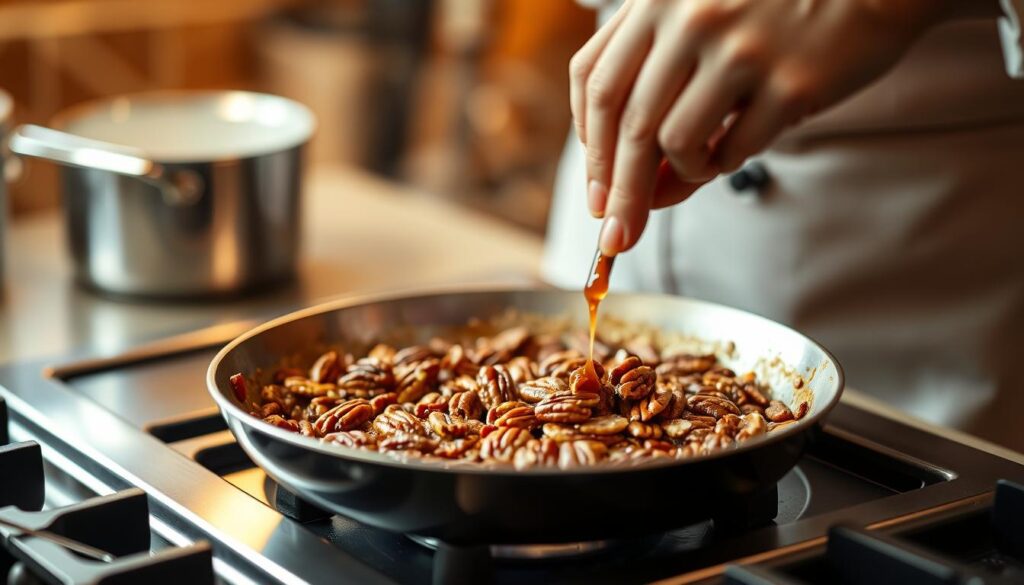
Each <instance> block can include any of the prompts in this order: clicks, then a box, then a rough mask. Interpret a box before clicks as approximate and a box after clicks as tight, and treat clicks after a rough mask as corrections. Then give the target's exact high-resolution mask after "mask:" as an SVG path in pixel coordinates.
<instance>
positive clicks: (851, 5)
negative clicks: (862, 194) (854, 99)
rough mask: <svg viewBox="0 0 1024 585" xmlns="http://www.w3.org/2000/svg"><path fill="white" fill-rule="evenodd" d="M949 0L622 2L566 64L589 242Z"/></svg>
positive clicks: (855, 71) (616, 237)
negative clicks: (597, 221)
mask: <svg viewBox="0 0 1024 585" xmlns="http://www.w3.org/2000/svg"><path fill="white" fill-rule="evenodd" d="M950 1H953V0H627V1H626V3H625V4H624V5H623V6H622V7H621V8H620V9H619V11H618V12H617V13H616V14H615V15H614V17H613V18H612V19H611V20H610V21H609V22H608V23H607V24H606V25H605V26H603V27H602V28H601V29H600V30H598V31H597V32H596V33H595V34H594V36H593V37H592V38H591V39H590V40H589V41H588V42H587V44H586V45H584V46H583V48H582V49H580V50H579V52H577V53H576V55H575V56H574V57H573V58H572V61H571V63H570V78H571V81H570V101H571V106H572V112H573V118H574V121H575V125H576V132H577V134H578V135H579V137H580V140H581V141H582V142H583V144H584V146H585V148H586V159H587V163H586V164H587V179H588V202H589V206H590V210H591V213H593V214H594V215H595V216H596V217H602V216H607V217H606V219H605V223H604V226H603V227H602V230H601V249H602V251H603V252H604V253H605V254H609V255H614V254H617V253H619V252H622V251H625V250H628V249H629V248H631V247H632V246H633V245H634V244H635V243H636V241H637V240H638V239H639V237H640V234H641V232H642V231H643V229H644V226H645V224H646V223H647V216H648V214H649V212H650V210H651V209H657V208H659V207H664V206H667V205H672V204H675V203H678V202H680V201H682V200H684V199H686V198H687V197H689V196H690V194H692V193H693V191H694V190H696V189H697V187H699V186H700V185H702V184H703V183H704V182H706V181H708V180H710V179H712V178H714V177H715V176H716V175H718V174H719V173H720V172H728V171H732V170H735V169H736V168H738V167H739V166H740V165H741V164H742V163H743V161H744V160H745V159H746V158H747V157H749V156H751V155H753V154H756V153H757V152H759V151H761V150H762V149H764V148H765V147H766V146H768V145H769V144H770V143H771V141H772V140H773V139H774V138H775V137H776V136H777V135H778V134H779V132H781V131H782V130H783V129H785V128H786V127H787V126H790V125H792V124H795V123H796V122H798V121H800V120H801V119H802V118H804V117H805V116H807V115H808V114H810V113H813V112H815V111H818V110H820V109H823V108H826V107H828V106H830V105H832V104H835V103H836V102H838V101H840V100H842V99H843V98H845V97H847V96H849V95H851V94H852V93H854V92H856V91H857V90H858V89H860V88H862V87H864V86H866V85H867V84H869V83H870V82H872V81H873V80H875V79H877V78H878V77H879V76H881V75H882V74H883V73H884V72H885V71H886V70H887V69H889V67H891V66H892V65H893V64H894V63H895V62H896V61H897V60H899V58H900V57H901V56H902V55H903V54H904V53H905V52H906V51H907V49H908V48H909V47H910V45H911V44H912V43H913V42H914V41H915V40H916V39H917V38H918V36H919V35H920V34H921V33H922V32H923V31H924V30H926V29H927V28H928V27H929V26H931V25H932V24H933V23H935V22H937V21H938V20H940V19H941V18H943V17H944V16H946V15H947V7H946V4H947V2H950ZM956 1H961V0H956ZM963 1H966V0H963ZM663 157H664V158H663Z"/></svg>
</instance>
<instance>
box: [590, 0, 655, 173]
mask: <svg viewBox="0 0 1024 585" xmlns="http://www.w3.org/2000/svg"><path fill="white" fill-rule="evenodd" d="M652 39H653V30H652V27H651V26H650V25H649V16H648V15H647V14H641V13H639V12H638V13H636V14H635V17H632V18H628V19H626V20H624V21H623V22H622V24H621V25H620V26H619V28H618V30H616V32H615V36H614V37H612V39H611V40H610V41H608V45H607V46H606V47H605V49H604V51H603V52H602V53H601V56H600V57H599V58H598V60H597V63H596V64H595V65H594V69H593V70H592V71H591V73H590V77H589V78H588V79H587V85H586V120H585V126H586V137H587V141H586V143H585V144H586V149H587V152H586V159H587V163H586V164H587V183H588V184H590V182H591V181H596V182H597V183H598V184H600V185H602V186H609V185H611V179H612V164H613V161H614V160H615V142H616V139H617V137H618V129H619V117H620V115H621V113H622V108H623V105H624V104H625V102H626V97H627V96H628V95H629V92H630V90H631V89H632V87H633V82H634V80H635V79H636V76H637V73H639V71H640V67H641V65H642V64H643V61H644V59H646V58H647V52H648V50H649V48H650V45H651V40H652Z"/></svg>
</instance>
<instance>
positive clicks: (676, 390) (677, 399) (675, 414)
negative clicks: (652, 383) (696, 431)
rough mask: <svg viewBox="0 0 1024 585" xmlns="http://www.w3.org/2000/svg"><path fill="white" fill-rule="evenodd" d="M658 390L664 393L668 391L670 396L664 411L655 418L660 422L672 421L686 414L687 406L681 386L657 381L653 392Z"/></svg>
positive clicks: (684, 391) (684, 392)
mask: <svg viewBox="0 0 1024 585" xmlns="http://www.w3.org/2000/svg"><path fill="white" fill-rule="evenodd" d="M659 389H660V390H661V391H662V392H664V391H666V390H667V391H668V392H669V393H670V394H671V396H670V397H669V401H668V404H666V405H665V409H664V410H662V411H661V413H659V414H658V416H657V418H659V419H661V420H673V419H677V418H680V417H682V416H683V413H684V412H686V407H687V406H688V405H689V403H688V401H687V399H686V390H685V389H684V388H683V386H682V385H681V384H677V383H675V382H664V383H663V382H662V381H661V380H659V381H658V386H657V388H655V392H658V391H659Z"/></svg>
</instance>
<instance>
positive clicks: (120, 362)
mask: <svg viewBox="0 0 1024 585" xmlns="http://www.w3.org/2000/svg"><path fill="white" fill-rule="evenodd" d="M247 326H248V324H239V325H238V326H220V327H217V328H212V329H210V330H204V331H199V332H196V333H194V334H188V335H185V336H181V337H177V338H171V339H168V340H163V341H159V342H156V343H154V344H151V345H148V346H140V347H138V348H136V349H135V350H133V351H131V352H128V353H126V354H122V355H118V356H112V357H108V358H104V359H91V358H88V357H87V356H71V357H69V358H67V359H63V360H58V361H57V362H54V361H52V360H50V361H47V362H34V363H25V364H16V365H9V366H6V367H3V368H0V397H2V398H5V399H6V401H7V404H8V406H9V409H10V411H11V412H10V419H11V420H10V425H9V426H10V440H12V441H36V442H38V443H39V444H40V445H41V448H42V453H43V456H44V458H45V460H46V466H45V467H46V472H45V475H46V499H45V507H46V508H48V509H53V508H57V507H59V506H66V505H68V504H72V503H75V502H81V501H83V500H87V499H88V498H91V497H95V496H104V495H109V494H113V493H115V492H118V491H119V490H126V489H130V488H141V490H143V491H144V493H145V494H146V500H147V504H148V517H149V526H150V530H151V533H152V538H151V546H152V548H153V549H154V550H157V551H159V550H165V549H167V548H174V547H182V546H197V545H196V544H195V543H197V542H203V541H205V542H208V543H209V546H210V547H211V550H212V555H213V559H214V561H213V569H214V571H215V573H216V575H217V578H218V579H219V580H222V581H227V582H261V583H262V582H274V581H277V582H325V581H329V582H354V583H392V582H399V583H414V584H415V583H430V582H431V581H432V579H433V580H436V579H437V570H438V565H439V564H442V558H447V557H445V555H442V554H440V553H436V552H435V551H433V550H432V549H430V548H428V547H426V546H424V545H423V544H421V543H419V542H415V541H414V540H413V539H411V538H409V537H408V536H405V535H399V534H391V533H387V532H384V531H381V530H378V529H374V528H371V527H367V526H364V525H360V524H358V523H356V522H354V521H352V520H349V519H347V518H343V517H340V516H330V515H327V514H324V513H323V512H322V511H319V510H317V509H315V508H313V507H311V506H308V505H305V504H304V503H303V502H301V501H299V500H296V499H295V498H294V496H292V495H291V494H288V493H287V492H284V491H283V490H280V489H278V487H277V486H276V485H275V484H274V482H273V481H272V480H270V479H269V478H267V477H266V476H265V475H264V474H263V472H262V471H261V470H260V469H259V468H257V467H255V466H253V464H252V462H251V461H249V459H248V458H247V457H246V455H245V454H244V453H243V452H242V450H241V449H240V448H239V447H238V445H237V444H236V443H235V441H234V440H233V438H232V437H231V435H230V433H229V432H228V431H227V430H226V428H225V425H224V422H223V420H222V419H221V418H220V416H219V414H218V413H217V412H216V410H215V409H213V408H212V406H211V405H212V401H211V400H210V399H209V398H208V394H207V391H206V388H205V372H206V367H207V365H208V364H209V362H210V359H211V358H212V356H213V354H214V353H215V352H216V349H217V348H218V347H219V346H220V345H222V344H223V343H224V342H226V341H227V340H228V339H230V338H231V337H233V336H234V335H235V334H236V333H238V332H239V331H240V330H241V329H244V328H245V327H247ZM0 426H2V421H0ZM3 439H4V437H3V436H2V432H0V443H2V442H3ZM2 461H3V459H2V458H0V472H2V471H3V469H2ZM0 475H2V474H0ZM999 479H1009V480H1012V481H1016V482H1024V466H1020V465H1018V464H1016V463H1013V462H1011V461H1008V460H1005V459H1002V458H999V457H996V456H994V455H991V454H988V453H985V452H982V451H978V450H976V449H973V448H970V447H968V446H965V445H962V444H959V443H956V442H953V441H950V440H947V439H945V438H942V437H939V436H936V435H932V434H929V433H927V432H924V431H922V430H918V429H916V428H912V427H910V426H906V425H902V424H899V423H897V422H894V421H892V420H889V419H886V418H882V417H879V416H877V415H874V414H871V413H868V412H866V411H863V410H860V409H857V408H855V407H853V406H850V405H847V404H840V406H839V407H837V408H836V410H835V411H834V412H833V413H832V415H831V416H830V418H829V422H828V424H827V425H826V428H825V432H824V433H823V436H822V438H821V439H820V440H819V441H818V442H817V443H816V444H815V445H814V446H813V448H812V449H811V451H810V452H809V453H808V454H807V455H806V456H805V457H804V458H803V459H802V460H801V462H800V463H799V464H798V465H797V467H796V468H795V469H793V470H792V471H791V472H790V473H789V474H788V475H786V476H785V477H784V478H783V479H782V480H781V481H780V482H779V485H778V487H777V496H775V497H773V498H772V500H773V501H772V502H771V505H770V506H768V508H770V509H771V512H772V514H771V516H774V520H773V521H767V522H752V521H750V518H749V517H748V518H746V520H747V521H746V522H744V521H742V520H743V518H741V521H740V522H737V523H735V524H729V523H726V522H722V521H719V522H706V523H701V524H697V525H694V526H689V527H684V528H681V529H679V530H676V531H674V532H670V533H668V534H664V535H652V536H651V537H649V538H643V539H636V540H630V541H627V542H607V543H582V544H579V545H575V546H569V547H565V546H561V547H554V548H552V547H491V549H490V552H491V557H493V561H492V567H491V568H490V574H491V576H492V578H493V580H494V581H495V582H497V583H522V582H530V581H535V582H564V583H632V582H652V581H664V582H668V583H696V582H722V581H723V580H729V582H734V583H755V582H761V583H776V582H779V583H782V582H801V581H797V579H800V578H802V577H803V578H809V577H808V576H811V577H814V579H817V578H819V577H821V575H826V574H827V573H823V572H822V571H823V569H821V566H824V565H821V563H824V562H825V561H822V560H821V559H822V558H826V554H839V553H835V551H834V550H830V549H837V550H838V548H837V547H839V548H841V543H844V542H847V541H850V540H852V541H855V542H856V541H857V537H859V536H860V535H861V533H859V532H857V530H856V529H857V528H865V527H866V528H869V529H871V530H872V531H873V533H885V534H902V533H907V534H911V533H913V530H914V529H919V528H920V526H921V525H922V523H923V524H924V525H926V526H934V525H937V524H941V522H943V521H948V522H953V521H954V520H956V521H961V520H963V519H964V518H967V520H966V521H967V522H968V524H969V525H970V526H974V527H975V528H977V526H978V525H979V522H981V523H982V524H984V522H983V521H982V520H978V519H979V518H988V514H989V512H988V510H989V509H990V507H991V502H992V499H993V493H994V490H995V485H996V482H997V480H999ZM0 483H2V482H0ZM595 487H596V488H598V489H599V487H600V486H595ZM1007 489H1008V488H1007ZM0 493H2V492H0ZM129 495H132V494H129ZM123 497H127V496H123ZM132 497H135V498H138V497H141V496H139V495H138V494H134V495H132ZM679 498H680V501H679V505H693V504H692V503H690V502H688V501H687V499H686V494H682V493H681V494H680V495H679ZM1004 499H1005V497H1004ZM1007 501H1013V500H1007ZM3 505H4V502H0V507H2V506H3ZM776 505H777V506H776ZM1003 508H1004V509H1013V508H1008V507H1007V505H1004V506H1003ZM1021 509H1024V508H1018V509H1017V510H1018V511H1019V510H1021ZM776 512H777V513H776ZM741 516H742V515H741ZM950 518H952V519H953V520H949V519H950ZM0 519H2V511H0ZM943 519H946V520H943ZM957 519H959V520H957ZM1019 519H1020V520H1024V518H1019ZM110 521H111V522H117V521H119V519H118V518H115V517H112V518H111V519H110ZM970 522H973V523H974V524H970ZM750 524H754V525H753V526H751V525H750ZM837 525H845V528H841V529H835V528H833V527H835V526H837ZM985 525H986V526H987V524H985ZM915 527H916V528H915ZM830 528H833V532H834V531H835V530H839V531H840V532H839V536H837V537H835V538H833V539H832V541H827V537H828V535H829V531H830ZM843 530H847V531H848V532H849V534H847V533H846V532H843ZM965 530H966V529H965ZM908 531H909V532H908ZM956 532H957V531H956V530H953V531H952V533H953V534H955V533H956ZM948 533H950V531H948V530H947V538H946V540H945V541H943V540H942V539H941V538H939V537H934V538H932V537H929V538H927V539H925V540H926V544H927V543H935V542H939V543H940V544H941V543H942V542H946V544H947V545H948V543H949V542H951V541H950V540H949V538H948ZM844 539H845V540H844ZM871 542H872V544H874V541H871ZM835 543H840V544H835ZM888 544H891V543H888ZM199 546H205V545H199ZM868 548H870V547H868ZM883 548H884V547H883ZM939 548H941V546H940V547H939ZM948 548H949V546H947V549H948ZM982 548H984V547H982ZM989 548H991V547H989ZM896 549H899V550H902V549H900V548H899V547H896ZM857 550H860V549H857ZM872 550H873V549H872ZM929 550H930V549H929ZM986 550H987V549H986ZM938 552H939V553H941V552H942V551H941V550H940V551H938ZM947 552H948V551H947ZM976 553H977V554H974V556H973V557H970V555H968V556H967V557H964V556H963V555H961V556H960V557H958V560H957V562H960V563H965V564H966V565H967V566H973V567H983V568H985V570H987V571H989V573H991V574H999V572H1000V571H1003V573H1004V574H1011V575H1014V578H1016V576H1019V573H1014V571H1016V570H1017V568H1018V566H1019V565H1018V564H1016V563H1017V562H1018V561H1019V557H1014V556H1013V555H1012V554H1011V555H1009V556H1006V555H1004V556H1002V557H999V556H995V557H994V556H993V555H991V554H987V553H984V551H980V552H979V551H976ZM446 554H447V553H446ZM901 554H902V553H901ZM968 557H970V558H968ZM797 558H799V559H803V560H802V561H800V562H803V563H804V565H798V566H797V568H796V569H793V568H792V567H791V564H792V563H793V562H796V561H794V560H793V559H797ZM815 559H817V560H815ZM993 559H997V560H995V561H994V560H993ZM815 562H817V563H819V565H815V564H814V563H815ZM999 562H1001V563H1002V565H1000V566H1001V567H1002V569H998V570H997V569H994V568H993V566H992V564H993V563H999ZM735 563H742V564H744V565H749V564H751V563H757V565H756V566H755V567H754V568H753V569H751V571H752V572H751V573H750V574H746V573H743V572H742V571H741V570H740V571H739V572H738V570H737V569H730V570H729V572H728V576H725V572H726V566H727V565H729V564H735ZM808 563H809V565H808ZM807 566H810V567H811V568H810V569H808V568H807ZM815 566H817V567H818V568H817V569H814V567H815ZM769 567H774V568H769ZM800 567H803V568H802V569H801V568H800ZM1004 569H1005V570H1004ZM814 570H818V573H814ZM758 571H761V572H760V573H758ZM772 571H774V572H772ZM801 571H803V572H801ZM891 574H899V573H898V572H896V573H891ZM751 575H753V576H751ZM766 575H767V576H766ZM815 575H817V577H815ZM801 576H802V577H801ZM822 578H823V577H822ZM750 579H754V580H750ZM756 579H761V581H757V580H756ZM786 579H789V580H788V581H786ZM814 579H810V580H808V581H807V582H816V581H815V580H814ZM817 582H832V581H831V580H825V581H817ZM936 582H944V581H936ZM950 582H954V581H950Z"/></svg>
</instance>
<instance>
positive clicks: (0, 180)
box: [0, 90, 14, 299]
mask: <svg viewBox="0 0 1024 585" xmlns="http://www.w3.org/2000/svg"><path fill="white" fill-rule="evenodd" d="M13 110H14V100H12V99H11V96H10V94H8V93H7V92H5V91H3V90H0V299H2V298H3V296H4V294H3V288H4V279H5V275H6V274H7V271H6V264H5V262H4V256H5V255H6V253H5V250H6V242H7V208H8V205H7V172H6V171H7V157H8V154H7V133H8V132H9V131H10V129H11V113H12V111H13Z"/></svg>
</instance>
